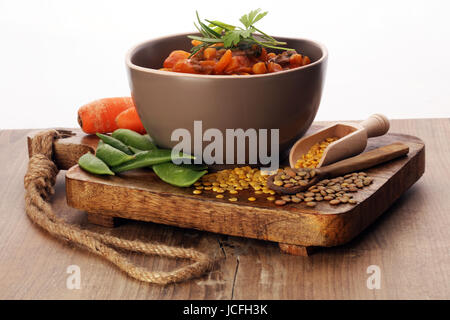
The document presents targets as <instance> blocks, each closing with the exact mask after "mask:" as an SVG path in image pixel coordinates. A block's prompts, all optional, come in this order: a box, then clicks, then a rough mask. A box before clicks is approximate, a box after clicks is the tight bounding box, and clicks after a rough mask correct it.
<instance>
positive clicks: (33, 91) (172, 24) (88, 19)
mask: <svg viewBox="0 0 450 320" xmlns="http://www.w3.org/2000/svg"><path fill="white" fill-rule="evenodd" d="M258 7H261V8H262V9H263V10H268V11H269V15H268V16H266V17H265V18H264V19H263V20H262V21H261V22H260V23H259V25H258V26H259V27H260V28H261V29H262V30H263V31H266V32H268V33H270V34H272V35H279V36H290V37H305V38H310V39H313V40H317V41H320V42H322V43H323V44H325V45H326V46H327V47H328V50H329V54H330V56H329V64H328V72H327V79H326V84H325V90H324V94H323V100H322V104H321V106H320V109H319V113H318V115H317V118H316V120H339V119H362V118H365V117H367V116H368V115H369V114H371V113H375V112H382V113H385V114H386V115H387V116H389V117H391V118H425V117H449V116H450V84H449V82H450V81H449V80H450V79H449V76H450V18H449V14H450V10H449V9H450V5H449V1H392V0H391V1H380V0H378V1H345V0H344V1H342V0H341V1H331V0H330V1H316V0H315V1H288V0H285V1H274V0H270V1H265V0H258V1H242V0H238V1H235V0H226V1H214V0H209V1H198V0H195V1H174V0H168V1H167V0H166V1H152V0H146V1H130V0H128V1H80V0H77V1H61V0H60V1H17V0H14V1H13V0H10V1H4V0H0V43H1V50H0V94H1V96H0V104H1V105H0V110H1V113H0V128H2V129H4V128H42V127H55V126H66V127H75V126H77V122H76V112H77V109H78V107H79V106H80V105H82V104H84V103H87V102H89V101H90V100H94V99H97V98H101V97H108V96H121V95H129V94H130V93H129V87H128V82H127V77H126V72H125V64H124V56H125V53H126V52H127V50H128V49H129V48H130V47H131V46H133V45H134V44H135V43H138V42H142V41H144V40H147V39H150V38H153V37H158V36H163V35H168V34H172V33H180V32H185V31H191V30H194V28H193V24H192V22H193V20H194V17H195V10H196V9H198V10H199V12H200V14H201V16H202V17H204V18H211V19H218V20H224V21H226V22H230V23H237V21H238V19H239V17H240V16H241V15H242V14H243V13H247V12H248V11H250V10H251V9H255V8H258Z"/></svg>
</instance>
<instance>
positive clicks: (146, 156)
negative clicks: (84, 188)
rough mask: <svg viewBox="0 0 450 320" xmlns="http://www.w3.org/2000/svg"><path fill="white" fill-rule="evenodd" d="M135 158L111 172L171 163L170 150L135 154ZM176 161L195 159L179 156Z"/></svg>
mask: <svg viewBox="0 0 450 320" xmlns="http://www.w3.org/2000/svg"><path fill="white" fill-rule="evenodd" d="M135 156H136V158H134V159H133V160H131V161H127V162H125V163H122V164H121V165H119V166H116V167H112V168H111V170H112V171H114V172H116V173H118V172H123V171H128V170H133V169H139V168H145V167H148V166H152V165H154V164H158V163H163V162H168V161H172V150H170V149H156V150H150V151H143V152H139V153H137V154H135ZM176 158H177V159H195V157H193V156H190V155H187V154H180V155H179V156H178V157H176Z"/></svg>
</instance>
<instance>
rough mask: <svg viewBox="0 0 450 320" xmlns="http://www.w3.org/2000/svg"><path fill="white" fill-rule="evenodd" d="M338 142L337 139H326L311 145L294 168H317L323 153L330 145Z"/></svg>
mask: <svg viewBox="0 0 450 320" xmlns="http://www.w3.org/2000/svg"><path fill="white" fill-rule="evenodd" d="M337 140H339V138H337V137H331V138H326V139H325V140H323V141H321V142H318V143H316V144H315V145H313V146H312V147H311V148H310V149H309V150H308V152H307V153H306V154H304V155H302V157H301V158H300V159H298V160H297V163H296V164H295V168H317V165H318V164H319V162H320V159H321V158H322V155H323V152H324V151H325V149H326V148H327V147H328V145H329V144H330V143H333V142H334V141H337Z"/></svg>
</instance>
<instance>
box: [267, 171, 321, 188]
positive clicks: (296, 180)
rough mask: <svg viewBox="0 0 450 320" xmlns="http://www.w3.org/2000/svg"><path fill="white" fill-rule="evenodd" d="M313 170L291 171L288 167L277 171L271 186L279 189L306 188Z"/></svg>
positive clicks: (313, 172)
mask: <svg viewBox="0 0 450 320" xmlns="http://www.w3.org/2000/svg"><path fill="white" fill-rule="evenodd" d="M315 175H316V171H315V170H314V169H308V168H302V169H292V168H290V167H286V168H284V170H279V171H278V172H277V174H276V175H275V177H274V179H273V184H274V185H276V186H279V187H284V188H291V187H294V186H298V185H300V186H306V185H307V184H308V183H309V181H310V180H311V179H312V178H314V177H315Z"/></svg>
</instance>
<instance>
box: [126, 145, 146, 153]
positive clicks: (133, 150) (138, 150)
mask: <svg viewBox="0 0 450 320" xmlns="http://www.w3.org/2000/svg"><path fill="white" fill-rule="evenodd" d="M128 148H129V149H130V150H131V152H133V153H134V154H136V153H140V152H144V150H140V149H138V148H135V147H132V146H128Z"/></svg>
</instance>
